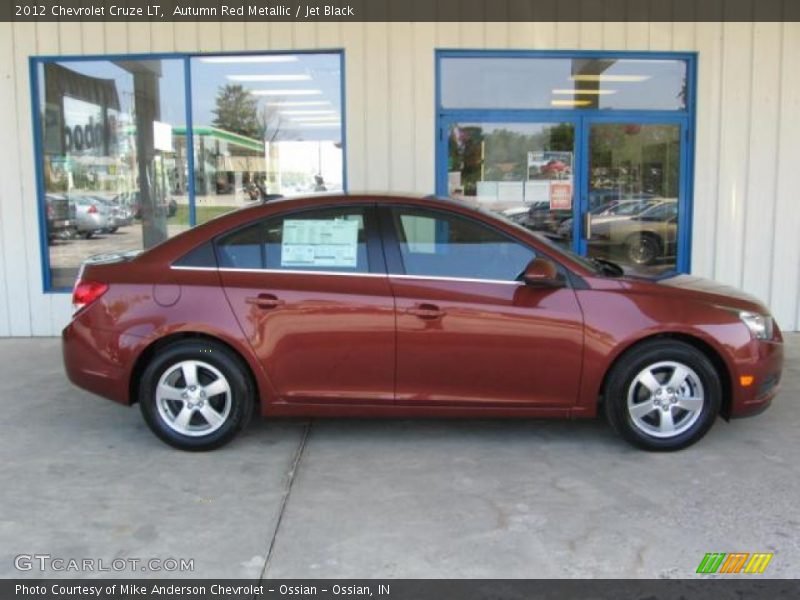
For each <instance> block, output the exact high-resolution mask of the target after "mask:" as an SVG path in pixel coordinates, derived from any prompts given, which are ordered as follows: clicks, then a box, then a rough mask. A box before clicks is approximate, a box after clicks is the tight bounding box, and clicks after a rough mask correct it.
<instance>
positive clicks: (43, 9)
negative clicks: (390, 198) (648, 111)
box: [0, 0, 800, 22]
mask: <svg viewBox="0 0 800 600" xmlns="http://www.w3.org/2000/svg"><path fill="white" fill-rule="evenodd" d="M0 21H283V22H314V21H317V22H318V21H343V22H346V21H353V22H363V21H594V22H598V21H637V22H647V21H649V22H654V21H656V22H657V21H800V0H182V1H181V0H3V1H2V2H0Z"/></svg>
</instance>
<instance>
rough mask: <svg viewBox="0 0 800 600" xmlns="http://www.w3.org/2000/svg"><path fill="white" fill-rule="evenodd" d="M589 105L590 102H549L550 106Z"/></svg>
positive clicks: (558, 100) (557, 100)
mask: <svg viewBox="0 0 800 600" xmlns="http://www.w3.org/2000/svg"><path fill="white" fill-rule="evenodd" d="M591 103H592V101H591V100H566V99H564V100H560V99H556V100H550V105H551V106H589V105H590V104H591Z"/></svg>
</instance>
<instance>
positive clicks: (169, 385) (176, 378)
mask: <svg viewBox="0 0 800 600" xmlns="http://www.w3.org/2000/svg"><path fill="white" fill-rule="evenodd" d="M155 394H156V407H157V408H158V414H159V416H160V417H161V419H162V420H163V421H164V423H165V424H166V425H167V426H168V427H169V428H170V429H172V430H173V431H176V432H177V433H180V434H182V435H187V436H192V437H197V436H204V435H208V434H210V433H213V432H215V431H216V430H217V429H219V428H220V427H222V425H223V424H224V423H225V421H226V420H227V418H228V415H229V414H230V411H231V386H230V383H229V382H228V380H227V379H226V378H225V376H224V375H223V374H222V372H221V371H220V370H219V369H217V368H216V367H214V366H212V365H210V364H208V363H206V362H203V361H198V360H183V361H181V362H178V363H176V364H174V365H172V366H170V367H169V368H167V369H166V370H165V371H164V373H163V375H162V376H161V378H160V379H159V381H158V386H157V387H156V392H155Z"/></svg>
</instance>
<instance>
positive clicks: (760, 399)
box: [730, 340, 783, 418]
mask: <svg viewBox="0 0 800 600" xmlns="http://www.w3.org/2000/svg"><path fill="white" fill-rule="evenodd" d="M782 371H783V342H782V341H780V340H774V341H773V340H770V341H754V342H752V347H751V349H750V353H749V356H748V357H747V358H746V359H744V360H740V361H737V364H736V369H735V372H734V373H733V375H734V377H733V381H732V382H731V383H732V385H733V390H734V393H733V403H732V404H731V411H730V416H731V417H733V418H738V417H750V416H754V415H757V414H759V413H761V412H763V411H764V410H766V409H767V408H768V407H769V405H770V403H771V402H772V399H773V398H774V397H775V395H776V394H777V393H778V390H779V389H780V381H781V374H782ZM743 376H752V377H753V381H752V383H751V384H750V385H748V386H743V385H741V377H743Z"/></svg>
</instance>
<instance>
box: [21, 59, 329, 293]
mask: <svg viewBox="0 0 800 600" xmlns="http://www.w3.org/2000/svg"><path fill="white" fill-rule="evenodd" d="M341 61H342V56H341V54H340V53H308V54H306V53H297V54H268V55H246V56H234V55H221V56H202V57H200V56H197V57H190V56H175V57H174V58H173V57H169V58H164V59H156V58H153V59H142V58H141V57H136V58H131V59H126V58H124V57H120V58H114V59H108V60H106V59H97V60H94V59H89V60H86V59H77V60H76V59H73V60H69V59H64V60H57V61H53V60H40V61H37V81H36V88H37V89H36V96H35V101H36V102H37V107H36V111H37V119H38V122H39V128H38V130H39V132H40V140H39V155H38V156H37V160H38V161H39V177H40V178H41V183H42V184H43V189H44V197H43V198H40V202H41V203H42V214H43V215H44V216H43V223H42V227H43V228H45V229H46V235H45V236H43V237H46V239H47V252H46V257H45V258H46V261H45V263H46V273H45V277H44V279H45V288H46V289H48V290H67V289H69V288H71V287H72V284H73V283H74V281H75V277H76V275H77V273H78V270H79V268H80V265H81V263H82V262H83V261H84V260H85V259H86V258H88V257H90V256H93V255H96V254H103V253H108V252H126V251H133V250H141V249H146V248H150V247H152V246H153V245H155V244H157V243H159V242H161V241H163V240H165V239H167V238H169V237H171V236H173V235H176V234H177V233H180V232H181V231H183V230H185V229H187V228H189V227H191V226H193V225H195V224H198V223H202V222H204V221H206V220H208V219H209V218H212V217H214V216H216V215H218V214H220V213H223V212H227V211H229V210H232V209H235V208H239V207H242V206H245V205H247V204H248V203H253V202H259V201H265V200H270V199H272V198H275V197H277V196H291V195H300V194H303V195H305V194H311V193H322V192H340V191H342V190H343V187H344V186H343V182H344V175H343V174H344V170H343V163H344V161H343V151H342V148H343V136H342V131H343V130H342V97H341V95H342V94H341V89H342V87H341ZM187 66H188V67H189V68H190V69H191V89H189V86H187V80H186V77H185V73H186V70H187ZM187 97H189V98H190V99H191V103H192V115H189V114H188V107H187V102H186V98H187ZM190 116H191V117H192V118H191V119H190V118H189V117H190ZM190 127H191V131H190ZM190 135H191V138H190V137H189V136H190ZM190 158H191V159H192V160H190ZM192 163H193V172H190V165H191V164H192Z"/></svg>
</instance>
